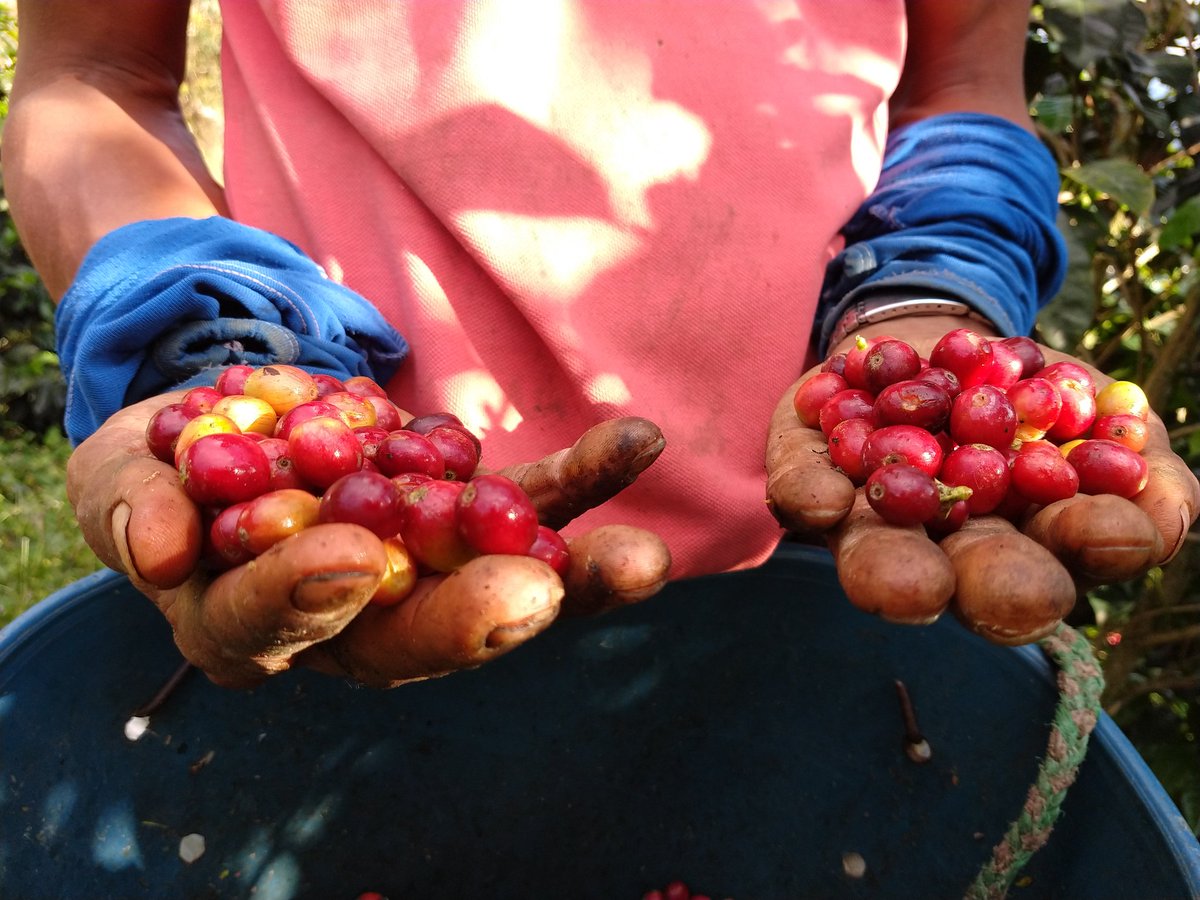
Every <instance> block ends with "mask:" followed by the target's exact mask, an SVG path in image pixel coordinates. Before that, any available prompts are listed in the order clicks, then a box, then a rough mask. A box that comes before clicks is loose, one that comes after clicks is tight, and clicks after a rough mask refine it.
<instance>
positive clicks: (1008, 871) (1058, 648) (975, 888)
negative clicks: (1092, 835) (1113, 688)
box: [966, 625, 1104, 900]
mask: <svg viewBox="0 0 1200 900" xmlns="http://www.w3.org/2000/svg"><path fill="white" fill-rule="evenodd" d="M1039 645H1040V646H1041V648H1042V651H1043V652H1044V653H1045V654H1046V655H1047V656H1049V657H1050V658H1051V659H1052V660H1053V661H1054V662H1055V663H1056V664H1057V665H1058V667H1059V672H1058V691H1059V701H1058V706H1057V708H1056V709H1055V711H1054V721H1053V724H1052V725H1051V728H1050V738H1049V742H1048V744H1047V746H1046V756H1045V758H1044V759H1043V760H1042V763H1041V765H1040V766H1039V767H1038V772H1037V778H1036V780H1035V781H1034V783H1033V785H1032V786H1031V787H1030V788H1029V794H1028V795H1027V796H1026V798H1025V805H1024V807H1022V809H1021V813H1020V815H1019V816H1017V818H1016V820H1014V821H1013V823H1012V824H1011V825H1009V827H1008V830H1007V831H1006V832H1005V833H1004V837H1003V838H1001V840H1000V842H999V843H998V844H996V846H995V848H994V849H993V850H992V858H991V859H990V860H989V861H988V863H987V865H985V866H984V867H983V869H981V870H980V872H979V874H978V875H977V876H976V878H975V881H974V882H973V883H972V884H971V886H970V888H968V889H967V893H966V900H999V898H1002V897H1004V896H1005V894H1007V893H1008V889H1009V888H1010V887H1011V886H1012V884H1013V882H1014V881H1016V879H1017V876H1018V874H1020V871H1021V869H1022V868H1024V866H1025V864H1026V863H1027V862H1029V859H1030V858H1031V857H1032V856H1033V854H1034V853H1036V852H1037V851H1038V850H1039V849H1040V848H1041V847H1042V846H1043V845H1044V844H1045V843H1046V841H1047V839H1048V838H1049V837H1050V832H1051V830H1053V828H1054V823H1055V822H1056V821H1057V820H1058V816H1059V813H1060V812H1061V810H1062V803H1063V800H1064V799H1065V798H1066V795H1067V789H1068V788H1069V787H1070V786H1071V785H1072V784H1073V783H1074V781H1075V776H1076V775H1077V774H1078V772H1079V765H1080V763H1082V762H1083V757H1084V754H1085V753H1086V752H1087V744H1088V737H1089V736H1090V735H1091V733H1092V730H1093V729H1094V728H1095V727H1096V722H1097V720H1098V719H1099V716H1100V694H1101V692H1102V691H1103V690H1104V675H1103V673H1102V672H1101V670H1100V664H1099V662H1097V660H1096V657H1095V654H1093V653H1092V647H1091V644H1089V643H1088V641H1087V639H1086V638H1084V636H1083V635H1081V634H1080V633H1079V632H1077V631H1076V630H1075V629H1073V628H1071V627H1069V626H1067V625H1060V626H1059V627H1058V629H1057V630H1056V631H1055V632H1054V634H1052V635H1050V636H1049V637H1046V638H1043V639H1042V640H1041V641H1040V642H1039Z"/></svg>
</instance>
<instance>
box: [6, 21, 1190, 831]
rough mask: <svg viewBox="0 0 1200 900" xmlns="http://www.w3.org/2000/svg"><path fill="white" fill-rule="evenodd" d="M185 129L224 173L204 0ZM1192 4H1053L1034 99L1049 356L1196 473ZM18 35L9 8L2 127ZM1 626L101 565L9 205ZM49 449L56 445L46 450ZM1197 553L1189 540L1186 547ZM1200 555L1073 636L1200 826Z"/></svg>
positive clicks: (193, 28)
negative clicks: (77, 495)
mask: <svg viewBox="0 0 1200 900" xmlns="http://www.w3.org/2000/svg"><path fill="white" fill-rule="evenodd" d="M189 27H190V45H191V50H190V53H189V59H188V83H187V85H186V87H185V90H184V91H183V93H182V95H181V105H182V108H183V110H184V114H185V117H186V119H187V121H188V123H189V125H190V127H191V128H192V131H193V132H194V133H195V134H196V136H197V139H198V141H199V143H200V145H201V148H202V150H203V151H204V153H205V157H206V159H208V161H209V165H210V167H211V168H212V169H213V170H214V172H216V173H218V175H219V172H220V139H221V126H222V123H223V117H222V103H221V96H220V79H219V62H218V53H219V44H220V18H219V13H218V10H217V0H192V20H191V24H190V26H189ZM1198 32H1200V5H1198V4H1197V3H1196V2H1195V0H1044V2H1041V3H1038V4H1036V5H1034V7H1033V10H1032V19H1031V29H1030V34H1029V43H1028V53H1027V64H1026V83H1027V86H1028V89H1029V104H1030V109H1031V110H1032V111H1033V114H1034V117H1035V121H1036V123H1037V125H1038V128H1039V132H1040V135H1041V137H1042V138H1043V140H1044V141H1045V143H1046V144H1047V146H1049V147H1050V148H1051V150H1052V152H1053V153H1054V154H1055V156H1056V158H1057V160H1058V163H1059V166H1060V168H1061V170H1062V173H1063V178H1062V192H1061V195H1060V200H1061V209H1062V214H1061V216H1060V225H1061V228H1062V231H1063V234H1064V236H1065V237H1066V241H1067V246H1068V251H1069V259H1068V261H1069V269H1068V275H1067V280H1066V283H1065V285H1064V286H1063V289H1062V290H1061V292H1060V293H1059V295H1058V296H1057V298H1056V299H1055V300H1054V302H1053V303H1051V304H1050V305H1049V306H1048V307H1047V308H1046V309H1045V310H1044V311H1043V314H1042V315H1041V317H1040V318H1039V321H1038V335H1039V337H1040V338H1041V339H1042V340H1043V341H1044V342H1046V343H1047V344H1049V345H1051V346H1053V347H1056V348H1058V349H1061V350H1064V351H1067V352H1070V353H1073V354H1075V355H1077V356H1080V357H1082V358H1084V359H1086V360H1088V361H1089V362H1091V363H1092V364H1094V365H1096V366H1097V367H1098V368H1100V369H1102V370H1103V371H1105V372H1107V373H1108V374H1110V375H1112V376H1114V377H1119V378H1131V379H1134V380H1137V381H1139V382H1140V383H1142V384H1143V385H1144V386H1145V387H1146V389H1147V393H1148V394H1149V395H1150V397H1151V400H1152V403H1153V405H1154V408H1155V409H1156V410H1157V411H1158V412H1159V413H1160V415H1161V416H1162V417H1163V419H1164V420H1165V421H1166V422H1167V424H1168V426H1169V427H1170V428H1171V429H1172V432H1171V434H1172V439H1173V442H1174V447H1175V449H1176V450H1177V452H1179V453H1180V454H1182V455H1183V456H1184V458H1185V459H1187V460H1188V461H1189V462H1190V464H1191V465H1192V466H1193V467H1200V363H1198V361H1197V347H1198V337H1197V336H1198V335H1200V274H1198V265H1197V252H1198V248H1200V167H1197V165H1196V161H1197V155H1198V154H1200V84H1198V83H1197V60H1196V51H1197V48H1198V47H1200V41H1198V39H1197V33H1198ZM16 48H17V29H16V24H15V21H14V18H13V13H12V2H11V0H0V121H2V120H3V117H4V115H5V114H6V113H7V97H8V93H9V88H10V86H11V74H12V61H13V58H14V56H15V52H16ZM0 309H2V310H3V316H2V318H0V321H2V323H3V324H2V326H0V454H3V458H4V459H5V460H6V463H5V465H4V466H0V548H2V550H0V623H3V622H4V621H6V620H7V618H9V617H11V616H12V615H13V614H15V613H16V612H19V611H20V610H21V609H23V608H24V606H25V605H27V604H29V603H30V602H32V601H35V600H37V599H39V598H41V597H44V596H46V595H47V594H49V593H51V592H52V591H54V590H56V589H57V588H59V587H61V586H63V585H65V584H67V583H69V582H70V581H72V580H74V579H76V578H78V577H80V576H81V575H83V574H85V573H87V572H90V571H92V570H94V569H95V568H97V567H98V565H99V563H98V562H97V560H96V559H95V557H94V556H92V554H91V552H90V551H89V550H88V549H87V548H86V547H85V546H84V545H83V543H82V540H81V538H80V537H79V534H78V529H77V527H76V526H75V523H74V520H73V517H72V515H71V511H70V509H69V507H68V505H67V503H66V499H65V496H64V491H63V485H62V482H63V472H64V468H65V460H66V458H67V455H68V448H67V446H66V442H65V441H64V440H63V438H62V436H61V434H60V433H59V432H58V431H57V429H56V428H54V427H52V426H53V425H54V424H55V423H57V422H58V421H59V420H60V417H61V410H62V396H63V394H62V391H63V387H62V380H61V375H60V373H59V371H58V360H57V358H56V357H55V355H54V352H53V347H54V344H53V340H52V337H53V333H52V328H53V306H52V304H51V302H50V300H49V298H48V297H47V296H46V294H45V291H44V290H43V289H42V287H41V285H40V283H39V281H38V280H37V278H36V276H35V275H34V273H33V270H32V269H31V268H30V266H29V261H28V259H27V258H26V257H25V255H24V253H23V251H22V250H21V248H20V244H19V242H18V240H17V236H16V234H15V231H14V229H13V227H12V223H11V221H10V220H9V218H8V213H7V207H6V206H4V205H3V200H2V199H0ZM38 435H44V437H39V436H38ZM1193 537H1194V535H1193ZM1198 576H1200V546H1197V544H1195V543H1191V542H1189V543H1188V544H1187V545H1186V546H1185V547H1184V550H1183V552H1182V553H1181V554H1180V556H1179V557H1178V558H1177V559H1176V560H1175V561H1174V562H1173V563H1172V564H1171V565H1170V566H1167V567H1165V568H1164V569H1156V570H1154V571H1153V572H1151V573H1150V574H1149V575H1148V576H1147V577H1146V578H1143V579H1137V580H1135V581H1131V582H1127V583H1122V584H1116V585H1110V586H1106V587H1104V588H1102V589H1098V590H1095V591H1093V592H1091V593H1090V594H1089V596H1088V601H1089V602H1088V604H1086V605H1083V604H1081V606H1083V609H1081V610H1079V611H1078V612H1079V615H1080V621H1079V622H1078V623H1077V624H1079V625H1080V626H1081V627H1083V628H1084V630H1085V631H1086V633H1087V634H1088V635H1089V636H1090V637H1091V638H1092V639H1093V642H1094V644H1095V646H1096V648H1097V651H1098V653H1099V654H1100V656H1101V658H1102V659H1103V660H1104V665H1105V675H1106V678H1107V680H1108V684H1109V688H1108V692H1107V694H1106V705H1107V707H1108V709H1109V710H1110V711H1111V712H1112V713H1113V715H1114V716H1115V717H1116V718H1117V721H1118V723H1119V724H1120V725H1121V726H1122V728H1124V729H1125V731H1126V733H1127V734H1129V736H1130V738H1131V739H1132V740H1133V742H1134V744H1135V745H1136V746H1137V748H1138V750H1139V751H1140V752H1141V753H1142V755H1143V756H1144V757H1145V758H1146V759H1147V761H1148V762H1149V764H1150V765H1151V767H1152V768H1153V770H1154V772H1155V774H1156V775H1157V776H1158V777H1159V779H1160V780H1161V781H1162V782H1163V784H1164V785H1166V787H1167V789H1168V790H1169V791H1170V792H1171V794H1172V796H1173V797H1174V798H1175V799H1176V801H1177V802H1178V804H1179V806H1180V808H1181V810H1182V811H1183V812H1184V814H1185V815H1186V816H1187V818H1188V820H1189V822H1191V823H1192V824H1193V826H1194V827H1200V740H1198V739H1197V738H1198V735H1200V674H1198V673H1200V640H1198V639H1200V577H1198Z"/></svg>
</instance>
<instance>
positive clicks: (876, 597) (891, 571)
mask: <svg viewBox="0 0 1200 900" xmlns="http://www.w3.org/2000/svg"><path fill="white" fill-rule="evenodd" d="M829 547H830V549H831V550H832V551H833V555H834V561H835V562H836V564H837V573H838V580H839V581H840V582H841V585H842V589H843V590H844V591H845V592H846V596H847V597H848V598H849V599H850V602H851V603H853V604H854V605H855V606H857V607H858V608H859V609H862V610H865V611H866V612H869V613H873V614H875V615H878V616H881V617H882V618H884V619H887V620H888V621H892V622H901V623H904V624H912V625H923V624H928V623H930V622H933V621H934V620H936V619H937V618H938V616H940V615H941V614H942V613H943V612H944V611H945V609H946V607H947V606H948V605H949V603H950V597H951V595H952V594H953V593H954V583H955V577H954V569H953V568H952V567H951V565H950V561H949V560H948V559H947V558H946V554H945V553H943V552H942V551H941V549H940V548H939V547H938V545H937V544H935V543H934V542H933V541H931V540H930V539H929V538H928V537H927V536H926V535H925V532H924V530H923V529H921V528H919V527H912V528H907V527H903V526H900V525H890V524H888V523H887V522H885V521H884V520H883V519H881V518H880V517H879V515H878V514H877V513H876V512H875V511H874V510H873V509H871V507H870V505H869V504H868V503H867V501H866V498H865V497H864V496H862V495H859V497H858V499H857V500H856V501H855V503H854V507H853V509H852V510H851V511H850V514H849V515H848V516H847V517H846V518H845V520H844V521H843V522H842V523H841V524H840V525H838V526H837V527H836V528H835V529H834V530H833V531H832V532H830V535H829Z"/></svg>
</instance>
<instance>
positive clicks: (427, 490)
mask: <svg viewBox="0 0 1200 900" xmlns="http://www.w3.org/2000/svg"><path fill="white" fill-rule="evenodd" d="M466 486H467V485H466V482H462V481H447V480H446V479H441V480H437V481H430V482H429V483H427V484H422V485H419V486H417V487H415V488H413V489H412V490H411V491H409V492H408V493H407V494H405V495H404V506H405V513H404V525H403V527H402V528H401V530H400V539H401V540H402V541H404V546H406V547H407V548H408V550H409V552H410V553H412V555H413V556H414V557H415V558H416V560H417V561H418V562H419V563H421V564H422V565H424V566H427V567H428V568H430V569H433V570H434V571H435V572H453V571H454V570H455V569H457V568H459V567H460V566H463V565H465V564H466V563H468V562H470V561H471V560H472V559H474V558H475V556H476V555H477V553H476V551H475V550H474V548H472V547H471V545H470V544H468V543H467V542H466V540H465V539H464V538H463V536H462V533H461V532H460V531H459V528H458V496H459V494H461V493H462V492H463V490H464V489H465V488H466Z"/></svg>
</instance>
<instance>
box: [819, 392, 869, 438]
mask: <svg viewBox="0 0 1200 900" xmlns="http://www.w3.org/2000/svg"><path fill="white" fill-rule="evenodd" d="M874 408H875V398H874V397H873V396H872V395H871V394H869V393H868V392H867V391H864V390H860V389H858V388H848V389H846V390H844V391H838V392H837V393H836V394H834V395H833V396H832V397H830V398H829V399H828V400H826V401H825V405H824V406H822V407H821V414H820V416H819V418H818V422H819V424H820V426H821V431H822V432H824V434H825V436H826V437H829V433H830V432H831V431H833V427H834V426H835V425H837V423H838V422H841V421H844V420H845V419H870V418H871V417H872V412H873V410H874Z"/></svg>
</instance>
